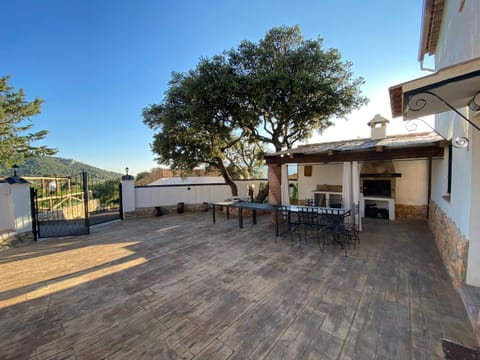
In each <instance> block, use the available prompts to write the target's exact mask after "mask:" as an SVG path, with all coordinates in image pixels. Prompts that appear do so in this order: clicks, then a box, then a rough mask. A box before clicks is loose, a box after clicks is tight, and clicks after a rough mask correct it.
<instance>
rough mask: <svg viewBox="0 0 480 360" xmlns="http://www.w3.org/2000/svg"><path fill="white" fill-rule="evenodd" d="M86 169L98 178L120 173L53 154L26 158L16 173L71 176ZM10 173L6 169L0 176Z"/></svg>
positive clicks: (113, 176) (111, 176) (115, 176)
mask: <svg viewBox="0 0 480 360" xmlns="http://www.w3.org/2000/svg"><path fill="white" fill-rule="evenodd" d="M82 171H86V172H88V173H89V174H91V175H94V176H96V177H99V178H117V177H119V176H121V175H122V174H119V173H116V172H113V171H107V170H102V169H99V168H97V167H94V166H90V165H87V164H84V163H81V162H78V161H75V160H73V159H64V158H60V157H54V156H40V157H36V158H31V159H28V160H27V161H26V162H25V163H24V164H22V165H20V167H19V169H18V175H20V176H27V177H28V176H71V175H76V174H79V173H81V172H82ZM11 175H12V170H9V171H6V172H4V173H2V174H0V176H2V177H7V176H11Z"/></svg>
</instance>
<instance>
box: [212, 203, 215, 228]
mask: <svg viewBox="0 0 480 360" xmlns="http://www.w3.org/2000/svg"><path fill="white" fill-rule="evenodd" d="M212 210H213V212H212V214H213V223H214V224H215V204H213V205H212Z"/></svg>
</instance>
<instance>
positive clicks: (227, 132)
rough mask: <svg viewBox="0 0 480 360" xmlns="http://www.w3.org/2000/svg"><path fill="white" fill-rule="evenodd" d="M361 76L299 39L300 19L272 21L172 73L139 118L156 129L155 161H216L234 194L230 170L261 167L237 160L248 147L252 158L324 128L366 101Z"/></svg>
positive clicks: (335, 55)
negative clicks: (251, 36)
mask: <svg viewBox="0 0 480 360" xmlns="http://www.w3.org/2000/svg"><path fill="white" fill-rule="evenodd" d="M363 82H364V81H363V79H362V78H356V79H354V78H353V74H352V72H351V63H350V62H348V61H343V60H342V59H341V55H340V52H339V51H338V50H337V49H328V50H324V49H323V48H322V39H320V38H318V39H316V40H304V39H303V36H302V34H301V32H300V28H299V27H298V26H295V27H286V26H284V27H279V28H273V29H271V30H270V31H268V32H267V34H266V35H265V37H264V38H263V39H262V40H260V41H259V42H258V43H254V42H251V41H247V40H245V41H243V42H242V43H241V44H240V45H239V46H238V47H237V48H236V49H232V50H230V51H225V52H224V53H223V54H220V55H216V56H214V57H213V58H212V59H206V58H203V59H201V60H200V62H199V64H198V65H197V67H196V68H195V69H194V70H190V71H189V72H188V73H185V74H179V73H174V74H173V75H172V80H171V81H170V83H169V88H168V90H167V92H166V96H165V99H164V100H163V102H162V103H160V104H155V105H150V106H149V107H147V108H146V109H144V111H143V117H144V123H145V124H147V125H148V126H150V127H151V128H152V129H153V130H155V131H157V132H156V133H155V134H154V141H153V144H152V150H153V152H154V153H155V154H156V155H157V160H158V161H159V162H160V163H162V164H167V165H170V166H171V167H172V168H173V169H176V170H185V171H188V170H192V169H193V168H194V167H196V166H199V165H201V164H206V165H207V166H209V167H213V168H216V169H218V170H220V171H221V173H222V175H223V176H224V178H225V180H226V182H227V183H228V184H230V186H231V187H232V194H233V195H237V191H236V186H234V185H235V184H234V183H233V181H232V179H231V174H232V173H233V174H240V173H242V171H243V172H244V170H245V169H246V168H247V169H248V167H249V165H248V164H247V163H249V164H250V166H259V163H255V162H251V161H250V162H247V163H245V162H244V164H243V165H241V162H242V161H243V160H244V159H245V157H244V156H245V155H246V154H248V156H250V159H256V158H257V159H258V154H259V153H260V152H262V151H263V150H264V148H263V147H262V145H261V144H265V145H268V144H270V145H271V146H273V147H274V148H275V150H276V151H279V150H282V149H284V148H291V147H293V145H294V144H295V143H297V142H299V141H302V140H306V139H307V138H309V137H310V136H311V135H312V134H313V131H319V132H322V131H323V130H324V129H326V128H327V127H329V126H331V125H332V121H333V119H334V118H341V117H344V116H345V115H347V114H348V113H349V112H351V111H352V110H354V109H358V108H360V107H361V106H362V105H364V104H365V103H366V102H367V99H366V98H365V97H363V96H362V95H361V91H360V87H361V85H362V84H363ZM255 144H257V145H255ZM242 151H243V154H242ZM251 151H253V153H252V152H251ZM242 166H244V167H243V169H242V168H241V167H242ZM250 170H252V169H250Z"/></svg>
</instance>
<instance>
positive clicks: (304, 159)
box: [264, 132, 445, 164]
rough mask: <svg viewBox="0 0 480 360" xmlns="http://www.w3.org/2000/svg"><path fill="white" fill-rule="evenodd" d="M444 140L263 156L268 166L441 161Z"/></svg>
mask: <svg viewBox="0 0 480 360" xmlns="http://www.w3.org/2000/svg"><path fill="white" fill-rule="evenodd" d="M444 145H445V140H444V139H443V138H442V137H441V136H440V135H438V134H436V133H434V132H428V133H411V134H402V135H394V136H387V137H385V138H383V139H371V138H364V139H352V140H342V141H334V142H324V143H318V144H309V145H301V146H298V147H297V148H295V149H290V150H283V151H279V152H275V153H268V154H265V155H264V158H265V160H266V162H267V164H273V163H279V164H283V163H312V162H343V161H369V160H389V159H414V158H417V159H418V158H429V157H442V156H443V148H442V146H444Z"/></svg>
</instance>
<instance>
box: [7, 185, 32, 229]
mask: <svg viewBox="0 0 480 360" xmlns="http://www.w3.org/2000/svg"><path fill="white" fill-rule="evenodd" d="M12 202H13V219H14V223H15V230H16V232H17V233H18V234H20V233H24V232H27V231H32V216H31V215H32V210H31V206H30V186H29V185H28V184H14V185H12Z"/></svg>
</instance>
